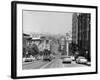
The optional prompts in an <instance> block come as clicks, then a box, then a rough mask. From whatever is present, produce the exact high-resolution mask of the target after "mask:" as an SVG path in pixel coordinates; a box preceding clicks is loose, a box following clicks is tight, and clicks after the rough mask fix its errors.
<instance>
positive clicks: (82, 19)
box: [78, 13, 91, 60]
mask: <svg viewBox="0 0 100 80" xmlns="http://www.w3.org/2000/svg"><path fill="white" fill-rule="evenodd" d="M90 18H91V15H90V14H89V13H80V14H79V16H78V45H79V49H80V55H83V56H85V57H86V58H87V59H88V60H90V56H91V54H90V26H91V22H90Z"/></svg>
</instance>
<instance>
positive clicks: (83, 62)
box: [76, 56, 87, 64]
mask: <svg viewBox="0 0 100 80" xmlns="http://www.w3.org/2000/svg"><path fill="white" fill-rule="evenodd" d="M76 63H81V64H86V63H87V59H86V58H85V57H82V56H79V57H78V58H77V59H76Z"/></svg>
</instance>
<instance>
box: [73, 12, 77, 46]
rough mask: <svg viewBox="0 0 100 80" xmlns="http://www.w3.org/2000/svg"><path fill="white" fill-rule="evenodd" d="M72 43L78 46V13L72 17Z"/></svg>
mask: <svg viewBox="0 0 100 80" xmlns="http://www.w3.org/2000/svg"><path fill="white" fill-rule="evenodd" d="M72 42H73V44H78V13H73V15H72Z"/></svg>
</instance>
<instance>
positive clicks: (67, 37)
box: [66, 33, 70, 56]
mask: <svg viewBox="0 0 100 80" xmlns="http://www.w3.org/2000/svg"><path fill="white" fill-rule="evenodd" d="M69 37H70V35H69V33H66V47H67V48H66V52H67V56H68V55H69V48H68V47H69V41H68V39H69Z"/></svg>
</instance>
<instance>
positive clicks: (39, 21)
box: [23, 10, 73, 34]
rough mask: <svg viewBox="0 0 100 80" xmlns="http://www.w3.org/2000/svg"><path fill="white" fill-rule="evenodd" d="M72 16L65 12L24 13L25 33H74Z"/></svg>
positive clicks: (25, 11)
mask: <svg viewBox="0 0 100 80" xmlns="http://www.w3.org/2000/svg"><path fill="white" fill-rule="evenodd" d="M72 14H73V13H67V12H66V13H65V12H51V11H49V12H47V11H28V10H24V11H23V33H34V32H36V33H50V34H65V33H67V32H69V31H70V32H71V31H72Z"/></svg>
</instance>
